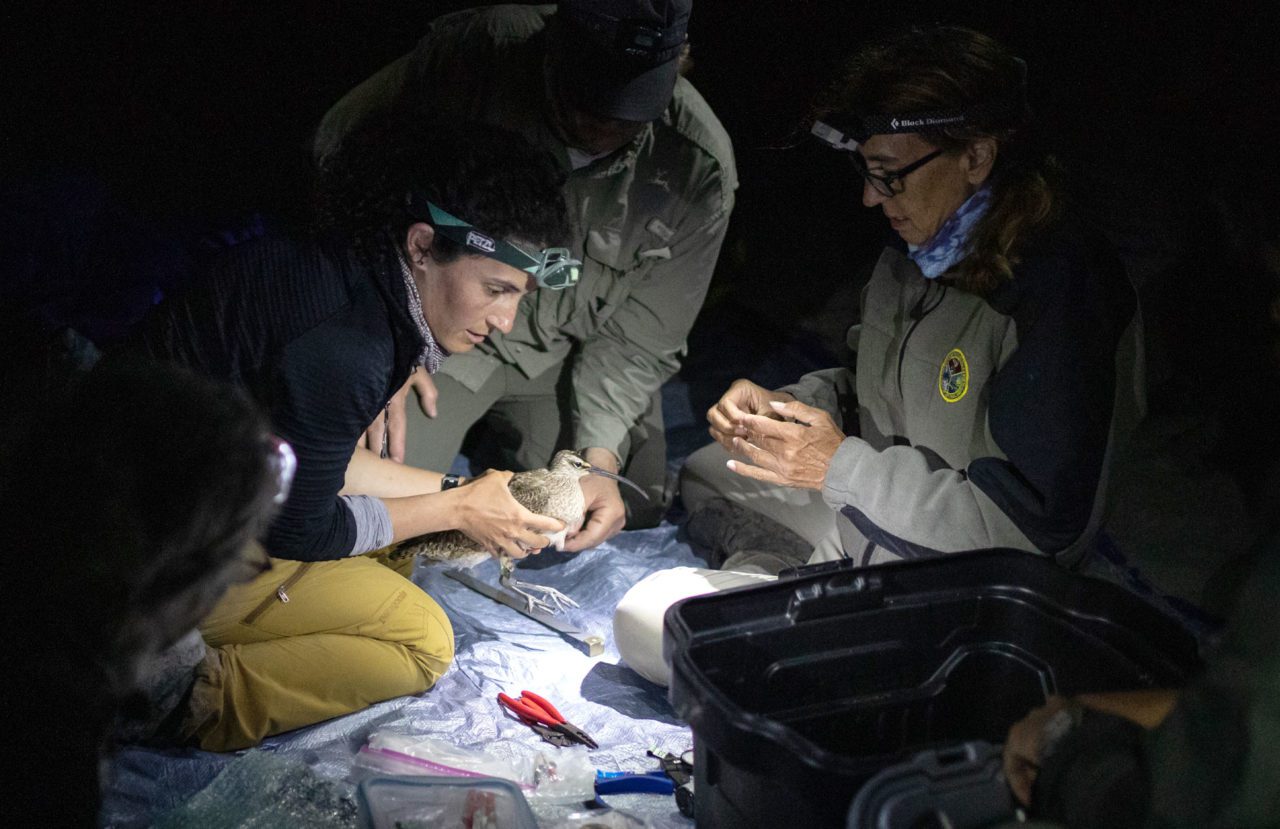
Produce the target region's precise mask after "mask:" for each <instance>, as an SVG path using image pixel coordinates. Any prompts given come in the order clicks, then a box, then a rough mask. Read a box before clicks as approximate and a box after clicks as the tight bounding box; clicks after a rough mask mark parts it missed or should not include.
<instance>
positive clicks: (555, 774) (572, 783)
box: [356, 730, 596, 803]
mask: <svg viewBox="0 0 1280 829" xmlns="http://www.w3.org/2000/svg"><path fill="white" fill-rule="evenodd" d="M356 767H357V768H358V769H363V770H365V771H369V772H376V773H380V774H417V775H432V776H440V777H501V778H503V779H504V780H510V781H512V782H514V783H516V784H518V785H519V786H520V788H521V790H522V791H523V792H524V796H525V797H526V798H527V799H528V800H529V802H530V803H537V802H542V803H573V802H580V801H583V800H591V799H593V798H594V797H595V780H596V771H595V767H594V765H593V764H592V762H591V760H590V758H588V757H587V752H586V749H585V748H583V749H573V748H566V749H560V750H559V751H557V752H556V755H555V759H554V760H552V759H551V758H549V757H547V755H546V754H544V753H542V752H541V751H534V752H531V753H530V754H529V755H528V756H525V757H520V758H517V759H515V760H507V759H504V758H502V757H495V756H493V755H491V754H486V753H484V752H483V751H475V750H473V749H466V748H461V747H459V746H455V745H453V744H452V743H447V742H445V741H444V740H437V739H434V738H431V737H410V736H408V735H405V734H397V733H395V732H393V731H385V730H379V731H375V732H374V733H373V734H371V735H369V741H368V743H367V744H366V745H365V746H363V747H362V748H361V749H360V751H359V753H358V754H357V755H356Z"/></svg>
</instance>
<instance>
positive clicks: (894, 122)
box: [810, 58, 1027, 152]
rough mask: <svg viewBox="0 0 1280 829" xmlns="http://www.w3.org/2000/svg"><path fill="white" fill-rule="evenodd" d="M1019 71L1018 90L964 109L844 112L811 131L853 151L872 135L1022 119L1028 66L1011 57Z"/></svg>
mask: <svg viewBox="0 0 1280 829" xmlns="http://www.w3.org/2000/svg"><path fill="white" fill-rule="evenodd" d="M1013 60H1014V63H1015V64H1016V65H1017V68H1018V88H1017V90H1016V91H1014V92H1013V93H1012V94H1010V95H1005V96H1002V97H999V98H996V99H993V100H990V101H983V102H980V103H977V104H974V105H972V106H970V107H967V108H965V109H953V110H930V111H927V112H912V113H907V114H898V115H892V114H891V115H879V114H876V115H855V114H853V113H845V114H842V115H837V116H835V117H834V118H832V122H833V123H823V122H822V121H815V122H814V124H813V127H812V129H811V130H810V131H811V132H812V133H813V135H814V136H815V137H817V138H818V139H819V140H820V141H822V142H823V143H825V144H828V145H830V146H831V147H834V148H835V149H837V150H847V151H850V152H852V151H854V150H856V149H857V148H858V144H859V143H861V142H863V141H866V140H867V139H868V138H870V137H871V136H873V135H892V134H895V133H904V132H927V131H929V130H936V129H946V128H947V127H954V126H958V125H960V124H966V123H970V122H973V121H982V120H987V119H990V118H996V119H1003V118H1007V119H1009V120H1011V121H1018V120H1022V119H1025V117H1026V113H1027V64H1026V61H1024V60H1022V59H1021V58H1014V59H1013Z"/></svg>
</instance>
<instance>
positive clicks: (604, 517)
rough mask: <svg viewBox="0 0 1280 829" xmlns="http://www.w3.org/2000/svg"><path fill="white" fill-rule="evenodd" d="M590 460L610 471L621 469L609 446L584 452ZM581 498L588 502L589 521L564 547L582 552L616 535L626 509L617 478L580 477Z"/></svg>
mask: <svg viewBox="0 0 1280 829" xmlns="http://www.w3.org/2000/svg"><path fill="white" fill-rule="evenodd" d="M584 457H585V458H586V459H587V462H588V463H590V464H591V465H592V466H598V467H600V468H601V469H604V470H607V471H609V472H617V471H618V461H617V459H616V458H615V457H614V456H613V453H612V452H610V451H609V450H607V449H599V448H596V447H592V448H590V449H588V450H586V452H585V453H584ZM579 483H580V484H581V486H582V497H583V500H584V501H585V502H586V515H587V520H586V523H585V524H583V525H582V528H581V529H580V530H578V531H576V532H573V533H571V534H570V535H569V537H568V540H567V541H566V542H565V545H564V550H565V552H568V553H580V552H582V551H583V550H587V549H590V548H591V547H594V546H596V545H597V544H600V543H602V542H604V541H608V540H609V539H610V538H613V537H614V536H615V535H617V534H618V533H619V532H621V531H622V525H623V524H624V523H625V522H626V519H627V511H626V508H625V507H624V506H623V504H622V493H621V492H619V491H618V484H617V482H616V481H613V480H610V479H609V478H606V477H604V476H603V475H586V476H584V477H583V478H581V479H580V481H579Z"/></svg>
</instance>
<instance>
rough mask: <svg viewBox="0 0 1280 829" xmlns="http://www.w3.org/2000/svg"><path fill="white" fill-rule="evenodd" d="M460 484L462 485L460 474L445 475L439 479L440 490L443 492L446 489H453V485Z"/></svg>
mask: <svg viewBox="0 0 1280 829" xmlns="http://www.w3.org/2000/svg"><path fill="white" fill-rule="evenodd" d="M461 485H462V476H461V475H445V476H443V477H442V478H441V479H440V491H441V492H444V491H445V490H446V489H453V488H454V487H455V486H461Z"/></svg>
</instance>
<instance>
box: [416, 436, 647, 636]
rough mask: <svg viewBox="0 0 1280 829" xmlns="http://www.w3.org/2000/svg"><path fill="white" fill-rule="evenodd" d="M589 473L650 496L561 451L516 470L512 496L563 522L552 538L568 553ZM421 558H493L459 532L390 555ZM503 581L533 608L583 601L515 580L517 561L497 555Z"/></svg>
mask: <svg viewBox="0 0 1280 829" xmlns="http://www.w3.org/2000/svg"><path fill="white" fill-rule="evenodd" d="M587 475H603V476H604V477H606V478H612V479H613V480H615V481H618V482H620V483H623V484H626V485H627V486H630V487H631V488H633V489H635V490H636V491H637V492H639V493H640V494H641V495H642V496H644V497H645V498H648V495H647V494H646V493H645V492H644V490H643V489H641V488H640V487H639V486H637V485H636V484H635V483H634V482H632V481H630V480H628V479H626V478H624V477H622V476H621V475H616V474H614V473H612V472H609V471H608V470H605V469H601V468H600V467H598V466H593V465H591V464H590V463H589V462H588V461H587V459H586V458H584V457H583V456H582V454H581V453H579V452H574V451H573V450H570V449H562V450H560V451H559V452H557V453H556V454H555V457H553V458H552V459H551V463H550V464H548V465H547V467H546V468H545V469H531V470H529V471H527V472H517V473H516V474H515V475H513V476H512V477H511V482H510V483H509V484H508V485H507V487H508V489H510V490H511V495H512V497H513V498H515V499H516V500H517V501H518V502H520V504H521V505H522V506H524V508H525V509H527V510H529V511H530V512H536V513H539V514H541V515H548V516H551V517H552V518H556V519H559V520H560V521H563V522H564V529H563V530H560V531H559V532H557V533H554V534H553V535H552V536H551V545H552V546H554V547H555V548H556V549H557V550H563V549H564V542H565V538H566V536H567V535H568V534H569V533H570V532H574V531H576V530H577V529H578V528H579V527H581V526H582V521H583V518H584V517H585V515H584V513H585V511H586V501H585V499H584V498H583V496H582V485H581V483H580V482H581V479H582V478H583V477H585V476H587ZM412 555H421V556H422V557H423V558H425V559H427V560H431V561H448V562H451V563H454V564H458V565H461V566H464V567H474V566H475V565H477V564H479V563H480V562H482V561H485V560H487V559H488V558H489V552H488V551H487V550H485V549H484V548H483V547H481V546H480V545H479V544H478V543H476V542H475V541H474V540H473V539H472V538H471V537H470V536H468V535H466V534H465V533H463V532H461V531H459V530H445V531H443V532H435V533H427V534H426V535H420V536H418V537H416V538H410V539H408V540H405V541H402V542H400V544H398V545H396V547H395V549H394V550H393V551H392V553H391V557H392V558H395V559H399V558H404V557H406V556H412ZM498 562H499V578H498V580H499V582H500V583H501V584H502V585H503V586H504V587H507V588H510V589H511V590H514V591H515V592H516V593H519V594H520V595H521V596H523V597H524V599H525V601H526V602H528V609H530V610H542V611H544V612H548V613H558V612H560V611H562V610H564V609H565V608H566V607H577V606H578V603H577V602H575V601H574V600H573V599H571V598H569V597H568V596H566V595H565V594H563V593H561V592H560V591H559V590H556V589H555V588H554V587H547V586H544V585H539V584H532V583H530V582H525V581H520V580H518V579H516V578H515V560H514V559H513V558H511V557H510V556H508V555H506V554H500V555H499V556H498Z"/></svg>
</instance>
